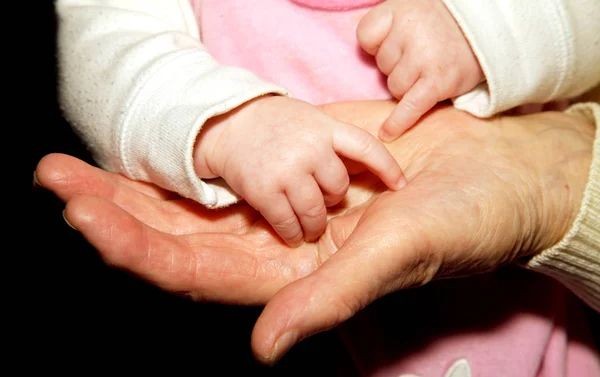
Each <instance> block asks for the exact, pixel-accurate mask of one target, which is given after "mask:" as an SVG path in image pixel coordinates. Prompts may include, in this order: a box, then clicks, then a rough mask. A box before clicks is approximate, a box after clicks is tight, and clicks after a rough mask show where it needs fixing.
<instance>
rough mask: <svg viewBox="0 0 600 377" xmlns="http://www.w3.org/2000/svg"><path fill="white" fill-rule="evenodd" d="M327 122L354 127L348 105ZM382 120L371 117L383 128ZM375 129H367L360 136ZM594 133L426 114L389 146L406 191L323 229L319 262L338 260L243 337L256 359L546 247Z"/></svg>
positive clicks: (569, 125) (563, 121) (564, 124)
mask: <svg viewBox="0 0 600 377" xmlns="http://www.w3.org/2000/svg"><path fill="white" fill-rule="evenodd" d="M325 110H326V111H328V110H331V111H335V114H336V116H337V117H338V118H342V120H344V118H345V117H348V118H349V119H358V118H360V117H364V113H363V114H361V111H364V110H361V109H360V108H357V107H356V105H350V106H347V107H346V108H345V109H344V107H343V105H338V106H337V107H335V108H331V109H329V108H325ZM391 110H392V105H391V104H389V103H387V104H386V103H378V104H372V105H371V107H370V111H371V112H372V113H376V114H379V115H383V116H382V118H380V119H381V120H382V119H384V115H385V114H389V112H390V111H391ZM354 122H355V124H356V121H354ZM377 124H380V123H379V122H378V121H376V120H375V119H373V118H371V122H370V126H369V127H373V125H377ZM594 133H595V130H594V128H593V127H592V126H591V125H589V124H586V122H585V121H582V120H581V119H579V118H578V117H575V116H570V115H565V114H562V113H543V114H536V115H529V116H522V117H514V118H509V117H506V118H496V119H494V120H491V121H483V120H480V119H476V118H473V117H470V116H468V115H466V114H465V113H461V112H458V111H455V110H454V109H451V108H442V109H438V110H437V111H434V112H432V113H430V114H429V115H428V116H427V118H425V119H423V120H422V122H421V123H420V124H418V125H417V126H416V127H415V128H414V129H412V130H411V131H410V132H408V133H407V134H405V135H404V136H403V137H402V138H400V139H399V140H398V141H397V142H396V143H394V144H393V145H391V146H390V148H391V149H392V150H391V152H392V154H393V155H395V156H396V158H397V159H398V161H399V162H400V164H401V165H402V166H404V167H405V170H404V171H405V174H406V176H407V178H408V180H409V184H408V186H407V187H406V188H404V189H403V190H401V191H398V192H389V191H387V192H384V193H382V194H381V195H379V196H377V197H376V199H375V200H374V201H372V203H370V204H369V205H368V206H363V207H362V208H360V209H357V210H354V211H353V212H352V213H350V214H347V215H345V216H341V217H336V218H334V219H332V220H331V221H330V224H329V232H328V234H329V235H330V238H329V241H332V242H333V244H332V245H325V244H321V245H320V246H322V248H321V249H319V250H320V252H321V253H325V254H328V255H329V254H331V253H333V251H335V250H338V251H337V252H336V253H335V254H334V255H332V256H331V257H330V258H329V259H328V260H327V261H325V262H324V263H323V264H322V265H321V266H320V267H319V268H318V269H317V270H316V271H315V272H313V273H312V274H310V275H308V276H306V277H304V278H302V279H300V280H298V281H296V282H293V283H291V284H289V285H287V286H285V287H284V288H283V289H282V290H280V291H279V292H277V293H276V294H275V296H274V297H273V298H272V299H271V300H270V301H269V302H268V304H267V305H266V307H265V309H264V310H263V312H262V314H261V316H260V318H259V319H258V321H257V324H256V326H255V329H254V332H253V336H252V345H253V349H254V351H255V353H256V355H257V356H258V357H259V358H261V359H262V360H264V361H266V362H273V361H274V360H277V359H278V358H279V357H281V356H282V355H283V354H284V353H285V352H286V351H287V350H288V349H289V347H291V346H292V345H293V344H295V343H297V342H298V341H300V340H301V339H302V338H304V337H306V336H308V335H310V334H314V333H316V332H319V331H323V330H326V329H329V328H331V327H334V326H336V325H337V324H339V323H341V322H343V321H345V320H346V319H348V318H350V317H351V316H353V315H354V314H355V313H356V312H358V311H359V310H361V309H362V308H364V307H365V306H366V305H368V304H370V303H371V302H372V301H374V300H375V299H377V298H379V297H382V296H384V295H386V294H388V293H390V292H393V291H397V290H399V289H404V288H408V287H415V286H420V285H423V284H425V283H427V282H429V281H430V280H432V279H440V278H449V277H458V276H466V275H472V274H478V273H484V272H488V271H492V270H494V269H496V268H497V267H499V266H501V265H504V264H507V263H511V262H514V261H516V260H518V259H519V258H523V257H527V256H532V255H534V254H536V253H538V252H540V251H542V250H544V249H546V248H549V247H551V246H553V245H554V244H556V243H557V242H559V241H560V240H561V239H562V237H563V236H564V235H565V233H566V232H567V231H568V229H569V228H570V226H571V224H572V223H573V221H574V218H575V216H576V214H577V213H578V210H579V207H580V203H581V197H582V193H583V191H584V187H585V184H586V181H587V175H588V169H589V164H590V161H591V156H592V144H593V139H594ZM326 247H329V248H330V249H331V250H332V251H328V252H324V251H323V248H326Z"/></svg>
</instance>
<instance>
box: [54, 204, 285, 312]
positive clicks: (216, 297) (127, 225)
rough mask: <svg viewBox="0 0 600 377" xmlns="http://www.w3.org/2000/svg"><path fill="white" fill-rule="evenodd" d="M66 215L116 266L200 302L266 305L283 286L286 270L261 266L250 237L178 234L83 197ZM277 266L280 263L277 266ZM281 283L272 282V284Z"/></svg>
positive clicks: (101, 254) (115, 207) (66, 211)
mask: <svg viewBox="0 0 600 377" xmlns="http://www.w3.org/2000/svg"><path fill="white" fill-rule="evenodd" d="M64 216H65V219H66V220H67V221H68V223H69V224H70V225H71V226H72V227H74V228H75V229H76V230H78V231H79V232H81V233H82V235H83V236H84V237H85V238H86V239H87V241H88V242H90V244H91V245H92V246H93V247H94V248H95V249H96V250H97V251H98V252H99V254H100V256H101V257H102V258H103V260H104V261H105V262H106V263H107V264H108V265H111V266H114V267H116V268H119V269H123V270H126V271H128V272H130V273H133V274H134V275H136V276H138V277H140V278H142V279H143V280H145V281H148V282H150V283H152V284H154V285H156V286H158V287H159V288H161V289H164V290H166V291H169V292H172V293H177V294H182V295H186V296H188V297H190V298H192V299H195V300H202V301H204V300H207V301H218V302H227V303H233V304H256V303H264V302H265V301H266V300H267V299H268V298H269V297H270V295H271V294H272V293H273V292H274V291H276V290H277V289H278V288H280V286H281V285H282V284H283V282H282V281H281V279H279V278H277V276H278V275H282V274H281V271H277V272H278V273H276V271H273V272H269V271H265V270H260V269H258V268H257V266H258V265H260V263H257V261H256V259H255V258H253V256H252V253H251V252H247V250H246V249H247V248H251V247H252V246H251V245H248V244H249V241H248V239H247V237H242V236H236V235H233V234H230V233H205V234H199V235H194V236H185V237H184V236H173V235H170V234H167V233H163V232H160V231H157V230H155V229H153V228H151V227H149V226H147V225H146V224H144V223H142V222H140V221H138V220H137V219H136V218H135V217H133V216H132V215H131V214H129V213H128V212H127V211H125V210H123V209H122V208H120V207H119V206H117V205H115V204H114V203H112V202H110V201H106V200H104V199H101V198H96V197H86V196H79V197H76V198H73V199H72V200H70V201H69V202H68V203H67V206H66V208H65V211H64ZM273 268H275V267H273ZM271 282H272V283H273V284H275V285H276V286H272V287H271V286H269V284H271Z"/></svg>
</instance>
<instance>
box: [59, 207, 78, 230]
mask: <svg viewBox="0 0 600 377" xmlns="http://www.w3.org/2000/svg"><path fill="white" fill-rule="evenodd" d="M62 217H63V220H65V222H66V223H67V225H68V226H70V227H71V228H73V229H75V230H77V228H75V227H74V226H73V224H71V223H70V222H69V220H67V216H65V211H64V210H63V211H62ZM77 231H78V230H77Z"/></svg>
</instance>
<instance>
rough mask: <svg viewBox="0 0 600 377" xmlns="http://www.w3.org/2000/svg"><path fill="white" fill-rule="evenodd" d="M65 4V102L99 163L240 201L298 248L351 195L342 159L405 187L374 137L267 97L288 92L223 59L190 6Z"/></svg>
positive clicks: (129, 0)
mask: <svg viewBox="0 0 600 377" xmlns="http://www.w3.org/2000/svg"><path fill="white" fill-rule="evenodd" d="M56 5H57V13H58V16H59V39H58V52H59V54H58V57H59V71H60V83H59V84H60V85H59V88H60V101H61V106H62V108H63V111H64V114H65V116H66V118H67V119H68V120H69V122H70V123H71V124H72V125H73V127H74V129H75V130H76V131H77V133H78V134H79V135H80V136H81V137H82V139H83V141H84V142H85V143H86V144H87V145H88V146H89V148H90V150H91V151H92V153H93V155H94V158H95V160H96V162H97V163H98V164H99V165H100V166H101V167H103V168H105V169H107V170H111V171H116V172H120V173H123V174H125V175H126V176H128V177H130V178H132V179H136V180H143V181H148V182H152V183H155V184H157V185H159V186H161V187H163V188H166V189H168V190H171V191H175V192H177V193H179V194H181V195H182V196H184V197H188V198H191V199H194V200H196V201H198V202H200V203H202V204H204V205H205V206H207V207H210V208H216V207H223V206H227V205H230V204H232V203H235V202H237V201H238V200H239V199H240V196H242V197H243V198H245V199H246V200H248V202H249V203H250V204H252V205H253V206H255V207H256V208H257V209H259V210H260V211H261V213H263V215H264V216H265V217H266V218H267V220H269V221H270V222H271V223H272V224H273V225H274V227H275V230H276V231H277V232H278V233H279V234H280V235H281V236H282V237H283V238H284V239H285V240H286V241H287V242H289V243H290V244H297V243H298V242H299V241H301V240H302V238H303V237H304V238H306V239H313V238H316V237H318V236H319V235H320V233H321V232H322V230H323V229H324V228H325V223H326V218H325V205H331V204H335V203H336V202H339V200H341V196H342V195H343V194H344V193H345V190H346V188H347V181H348V176H347V175H348V173H347V171H346V170H345V166H344V164H343V163H342V162H341V160H340V159H339V157H338V155H339V156H343V157H346V158H348V159H350V160H356V161H358V162H361V163H363V164H364V165H365V166H367V167H368V168H370V169H371V170H372V171H373V172H374V173H375V174H377V175H378V176H380V177H381V178H383V180H384V181H385V183H386V184H387V185H388V186H390V187H391V188H395V187H396V186H397V185H398V184H399V183H398V182H399V181H401V178H402V173H401V170H400V168H399V166H398V164H397V163H396V162H395V161H394V160H393V159H392V157H391V156H390V155H389V153H388V152H387V150H386V149H385V147H384V146H383V145H381V144H380V143H378V142H377V140H376V139H375V138H374V137H373V136H371V135H370V134H368V133H366V132H365V131H362V130H360V129H359V128H356V127H353V126H350V125H347V124H342V123H341V122H337V121H334V120H333V119H332V118H330V117H327V116H325V115H323V114H322V113H321V112H319V111H317V110H316V109H315V108H314V107H313V106H310V105H308V104H306V103H303V102H300V101H296V100H293V99H291V98H287V97H283V96H275V97H273V96H267V97H263V96H265V95H267V94H286V92H285V90H283V89H282V88H280V87H278V86H276V85H274V84H271V83H268V82H264V81H262V80H260V79H259V78H258V77H256V76H255V75H253V74H252V73H251V72H249V71H247V70H244V69H241V68H238V67H231V66H223V65H220V64H219V63H218V62H216V61H215V60H214V59H213V57H212V56H211V55H210V54H209V53H208V52H207V51H206V49H205V48H204V46H203V45H202V43H201V42H200V40H199V32H198V27H197V24H196V19H195V17H194V15H193V12H192V10H191V8H190V5H189V2H188V1H187V0H179V1H145V0H112V1H111V0H59V1H58V2H57V3H56ZM258 97H263V98H261V99H260V100H256V101H252V100H253V99H255V98H258ZM263 103H268V104H263ZM259 104H260V106H259ZM234 109H235V110H234ZM255 109H256V110H255ZM221 114H225V115H222V116H220V115H221ZM233 114H235V116H233ZM230 115H231V116H230ZM234 119H235V121H234ZM201 129H204V131H206V132H204V131H203V132H202V133H200V131H201ZM199 134H200V135H201V136H200V137H199V138H198V135H199ZM213 136H214V137H213ZM205 152H206V153H205ZM214 177H222V178H224V179H225V182H226V183H227V184H228V185H224V184H223V180H221V179H208V178H214ZM203 178H204V179H203ZM240 194H241V195H240ZM302 228H304V229H302Z"/></svg>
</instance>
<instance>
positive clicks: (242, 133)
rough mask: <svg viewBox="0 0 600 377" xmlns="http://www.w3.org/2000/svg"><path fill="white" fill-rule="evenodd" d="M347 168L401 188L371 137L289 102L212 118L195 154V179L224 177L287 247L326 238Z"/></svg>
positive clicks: (262, 100) (274, 99) (263, 100)
mask: <svg viewBox="0 0 600 377" xmlns="http://www.w3.org/2000/svg"><path fill="white" fill-rule="evenodd" d="M346 162H350V163H352V164H353V165H356V164H355V163H358V165H359V166H364V167H365V168H367V169H368V170H370V171H371V172H373V173H374V174H375V175H377V176H378V177H379V178H380V179H381V180H382V181H383V183H385V185H386V186H387V187H388V188H389V189H391V190H398V189H401V188H402V187H404V186H405V185H406V179H405V177H404V174H403V172H402V169H401V168H400V166H399V165H398V163H397V162H396V160H395V159H394V158H393V157H392V155H391V154H390V153H389V151H388V150H387V149H386V147H385V145H384V144H382V143H381V142H380V141H379V140H377V138H376V137H375V136H373V135H372V134H370V133H369V132H367V131H365V130H363V129H361V128H359V127H356V126H354V125H350V124H347V123H343V122H340V121H338V120H335V119H334V118H332V117H330V116H328V115H326V114H324V113H323V112H321V111H319V110H318V109H317V108H316V107H314V106H312V105H311V104H309V103H306V102H303V101H300V100H296V99H293V98H289V97H283V96H264V97H259V98H257V99H254V100H252V101H249V102H247V103H245V104H243V105H242V106H240V107H238V108H236V109H234V110H233V111H230V112H228V113H226V114H224V115H221V116H218V117H215V118H212V119H210V120H209V121H208V122H207V123H206V124H205V125H204V127H203V129H202V131H201V133H200V135H199V137H198V139H197V141H196V145H195V147H194V168H195V170H196V174H197V175H198V176H199V177H200V178H202V179H210V178H215V177H222V178H223V179H224V180H225V181H226V182H227V184H228V185H229V186H230V187H231V189H233V190H234V191H235V192H236V193H237V194H238V195H240V196H241V197H242V198H243V199H245V200H246V202H248V204H250V205H251V206H252V207H254V208H255V209H256V210H257V211H259V212H260V213H261V215H262V216H263V217H264V218H265V219H266V220H267V221H268V222H269V223H270V224H271V226H272V227H273V229H274V230H275V232H277V234H278V235H279V236H280V237H281V238H282V239H283V240H284V241H285V242H286V243H287V244H288V245H290V246H299V245H300V244H301V243H302V242H303V241H312V240H315V239H317V238H318V237H319V236H320V235H321V234H322V233H323V231H324V230H325V227H326V225H327V207H330V206H333V205H336V204H338V203H339V202H340V201H341V200H342V199H343V198H344V196H345V194H346V192H347V190H348V186H349V183H350V178H349V173H348V168H347V167H346Z"/></svg>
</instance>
